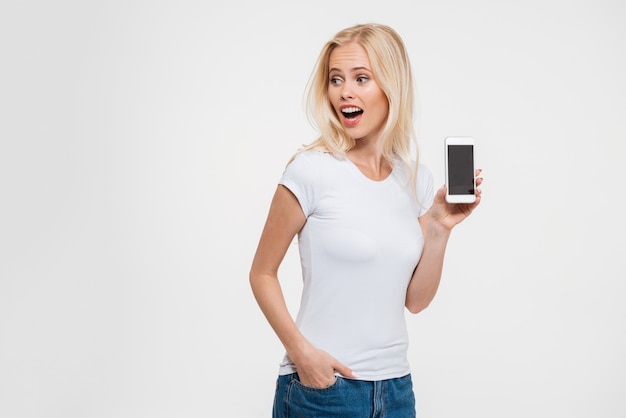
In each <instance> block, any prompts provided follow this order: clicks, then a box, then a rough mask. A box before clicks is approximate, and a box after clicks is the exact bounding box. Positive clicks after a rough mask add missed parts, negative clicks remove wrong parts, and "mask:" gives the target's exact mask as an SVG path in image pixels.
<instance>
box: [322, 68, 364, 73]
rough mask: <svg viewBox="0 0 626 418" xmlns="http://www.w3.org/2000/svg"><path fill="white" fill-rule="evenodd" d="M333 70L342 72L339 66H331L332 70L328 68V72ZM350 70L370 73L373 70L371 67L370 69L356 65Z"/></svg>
mask: <svg viewBox="0 0 626 418" xmlns="http://www.w3.org/2000/svg"><path fill="white" fill-rule="evenodd" d="M333 71H339V72H341V70H340V69H339V68H335V67H333V68H331V69H330V70H328V72H329V73H332V72H333ZM350 71H351V72H355V71H367V72H370V73H371V72H372V70H370V69H369V68H367V67H354V68H351V69H350Z"/></svg>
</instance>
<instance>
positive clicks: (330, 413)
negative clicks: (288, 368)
mask: <svg viewBox="0 0 626 418" xmlns="http://www.w3.org/2000/svg"><path fill="white" fill-rule="evenodd" d="M272 417H273V418H331V417H342V418H414V417H415V395H414V393H413V383H412V381H411V375H407V376H404V377H399V378H397V379H388V380H379V381H375V382H369V381H364V380H353V379H345V378H342V377H337V380H336V381H335V383H334V384H332V385H331V386H329V387H327V388H322V389H318V388H312V387H309V386H305V385H303V384H302V383H301V382H300V380H299V379H298V374H297V373H292V374H288V375H284V376H279V377H278V381H277V383H276V395H275V398H274V410H273V413H272Z"/></svg>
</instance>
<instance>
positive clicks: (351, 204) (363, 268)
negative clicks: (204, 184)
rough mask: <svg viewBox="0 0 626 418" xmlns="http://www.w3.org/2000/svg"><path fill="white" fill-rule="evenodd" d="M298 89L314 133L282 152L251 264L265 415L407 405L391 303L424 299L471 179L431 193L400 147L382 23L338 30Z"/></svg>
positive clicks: (399, 93)
mask: <svg viewBox="0 0 626 418" xmlns="http://www.w3.org/2000/svg"><path fill="white" fill-rule="evenodd" d="M308 99H309V101H308V105H309V106H308V110H309V114H310V116H311V117H312V121H313V122H314V125H315V126H317V128H318V129H319V131H320V137H319V138H318V139H317V140H316V141H314V142H313V143H311V144H310V145H309V146H307V147H305V148H304V149H302V150H300V151H299V152H298V153H296V155H295V156H294V157H293V158H292V160H291V161H289V164H288V165H287V167H286V169H285V171H284V173H283V176H282V178H281V180H280V182H279V185H278V186H277V189H276V191H275V195H274V197H273V200H272V203H271V206H270V210H269V214H268V217H267V220H266V224H265V227H264V229H263V232H262V234H261V238H260V241H259V245H258V248H257V251H256V254H255V257H254V260H253V262H252V267H251V270H250V284H251V287H252V290H253V293H254V295H255V297H256V299H257V302H258V304H259V306H260V308H261V310H262V311H263V313H264V315H265V316H266V318H267V320H268V321H269V323H270V325H271V326H272V328H273V329H274V331H275V332H276V334H277V336H278V338H279V339H280V341H281V342H282V344H283V345H284V347H285V350H286V353H285V357H284V360H283V362H282V363H281V364H280V368H279V377H278V384H277V390H276V396H275V400H274V412H273V413H274V417H287V416H289V417H327V416H336V417H351V418H355V417H371V416H378V415H376V414H377V413H379V412H380V411H382V410H384V411H385V416H386V417H403V418H405V417H412V416H415V398H414V394H413V388H412V383H411V376H410V368H409V363H408V360H407V348H408V334H407V330H406V324H405V319H404V309H405V307H406V308H407V309H408V310H409V311H410V312H412V313H418V312H420V311H421V310H423V309H424V308H426V307H427V306H428V305H429V303H430V302H431V301H432V299H433V298H434V296H435V293H436V291H437V288H438V285H439V281H440V278H441V272H442V266H443V260H444V252H445V249H446V245H447V241H448V238H449V235H450V232H451V230H452V228H453V227H454V226H455V225H457V224H458V223H459V222H461V221H463V220H464V219H465V218H466V217H467V216H469V215H470V214H471V212H472V211H473V210H474V209H475V208H476V206H478V204H479V203H480V191H479V190H477V192H476V193H477V196H476V201H475V202H474V203H473V204H464V205H459V204H457V205H452V204H448V203H446V201H445V199H444V196H445V186H444V187H442V188H440V189H439V190H438V191H437V192H434V190H433V185H432V183H433V181H432V176H431V174H430V172H429V171H428V169H427V168H426V167H425V166H424V165H422V164H419V163H418V159H417V152H416V155H415V157H412V156H411V149H412V148H414V149H415V150H417V147H416V144H414V141H415V135H414V129H413V122H412V118H413V83H412V73H411V66H410V63H409V59H408V56H407V53H406V50H405V47H404V44H403V41H402V40H401V38H400V37H399V36H398V34H397V33H396V32H395V31H394V30H393V29H391V28H390V27H388V26H385V25H379V24H367V25H356V26H354V27H350V28H347V29H345V30H342V31H340V32H339V33H337V34H336V35H335V36H334V37H333V38H332V39H331V40H330V41H329V42H328V43H327V44H326V45H325V46H324V48H323V49H322V51H321V53H320V56H319V59H318V62H317V66H316V69H315V71H314V73H313V75H312V78H311V81H310V84H309V86H308ZM477 175H478V173H477ZM476 182H477V185H480V184H481V183H482V179H481V178H477V180H476ZM296 235H298V243H299V251H300V258H301V263H302V274H303V280H304V282H303V294H302V300H301V305H300V310H299V312H298V316H297V318H296V320H295V321H294V320H293V318H292V317H291V316H290V314H289V312H288V309H287V306H286V304H285V300H284V298H283V294H282V291H281V287H280V284H279V281H278V270H279V266H280V264H281V262H282V260H283V258H284V256H285V254H286V251H287V248H288V247H289V244H290V243H291V242H292V240H293V238H294V237H295V236H296Z"/></svg>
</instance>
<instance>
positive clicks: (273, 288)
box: [250, 274, 309, 360]
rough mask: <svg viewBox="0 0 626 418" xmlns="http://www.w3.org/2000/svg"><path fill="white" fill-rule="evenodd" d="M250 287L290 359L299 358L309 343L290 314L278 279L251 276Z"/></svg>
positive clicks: (266, 276) (269, 276)
mask: <svg viewBox="0 0 626 418" xmlns="http://www.w3.org/2000/svg"><path fill="white" fill-rule="evenodd" d="M250 285H251V287H252V292H253V294H254V297H255V298H256V301H257V303H258V305H259V307H260V308H261V311H262V312H263V314H264V315H265V318H266V319H267V321H268V322H269V324H270V326H271V327H272V329H273V330H274V332H275V333H276V335H277V336H278V338H279V340H280V341H281V343H282V344H283V346H284V347H285V350H286V351H287V353H288V354H289V355H290V357H291V356H294V355H295V356H297V354H298V353H300V352H302V351H303V350H304V349H305V348H306V347H308V345H309V343H308V341H307V340H306V338H304V336H303V335H302V333H301V332H300V330H299V329H298V327H297V325H296V323H295V322H294V320H293V318H292V316H291V314H290V313H289V310H288V308H287V305H286V303H285V298H284V296H283V292H282V289H281V287H280V284H279V282H278V279H277V278H276V277H275V276H271V275H254V274H251V275H250ZM292 360H293V358H292Z"/></svg>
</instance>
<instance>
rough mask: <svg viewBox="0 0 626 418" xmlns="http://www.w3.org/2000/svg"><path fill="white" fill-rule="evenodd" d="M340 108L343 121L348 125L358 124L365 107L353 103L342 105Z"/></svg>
mask: <svg viewBox="0 0 626 418" xmlns="http://www.w3.org/2000/svg"><path fill="white" fill-rule="evenodd" d="M339 110H340V111H341V115H342V116H343V123H344V124H345V125H346V126H355V125H357V124H358V123H359V121H360V120H361V115H362V114H363V109H361V108H360V107H357V106H352V105H344V106H341V108H340V109H339Z"/></svg>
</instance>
